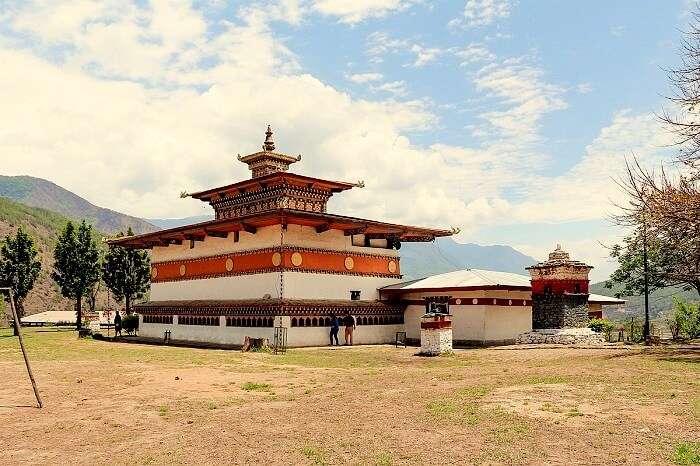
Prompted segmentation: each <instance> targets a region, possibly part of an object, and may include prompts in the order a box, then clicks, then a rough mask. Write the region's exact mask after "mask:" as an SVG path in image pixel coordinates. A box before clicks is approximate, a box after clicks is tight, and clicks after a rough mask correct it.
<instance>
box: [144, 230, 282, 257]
mask: <svg viewBox="0 0 700 466" xmlns="http://www.w3.org/2000/svg"><path fill="white" fill-rule="evenodd" d="M280 229H281V227H280V225H272V226H269V227H263V228H258V230H257V231H256V232H255V234H253V233H247V232H245V231H241V232H239V236H238V241H234V240H233V238H234V234H233V233H229V235H228V237H226V238H216V237H214V236H207V237H205V238H204V241H195V242H194V248H190V242H189V241H187V240H184V241H183V242H182V244H171V245H170V246H155V247H154V248H153V249H152V250H151V262H164V261H171V260H181V259H196V258H198V257H208V256H216V255H219V254H228V253H231V252H238V251H248V250H251V249H263V248H271V247H274V246H279V245H280V244H281V242H280V241H281V240H280Z"/></svg>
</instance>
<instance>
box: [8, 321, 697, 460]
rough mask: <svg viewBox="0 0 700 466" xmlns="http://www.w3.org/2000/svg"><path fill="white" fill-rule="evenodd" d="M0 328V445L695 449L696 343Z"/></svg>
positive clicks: (38, 455)
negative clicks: (92, 333)
mask: <svg viewBox="0 0 700 466" xmlns="http://www.w3.org/2000/svg"><path fill="white" fill-rule="evenodd" d="M26 342H27V345H28V347H29V350H30V354H31V358H32V362H33V365H34V369H35V372H36V374H37V379H38V383H39V387H40V389H41V391H42V395H43V397H44V401H45V404H46V407H45V409H43V410H38V409H36V408H32V407H30V406H31V404H32V402H33V399H32V393H31V387H30V385H29V382H28V380H27V377H26V373H25V372H24V367H23V364H22V359H21V355H20V353H19V351H18V348H17V341H16V339H15V338H13V337H11V336H10V333H9V332H0V371H1V373H2V375H3V383H0V437H1V438H3V440H4V442H3V443H4V445H5V448H4V451H3V455H4V456H3V462H7V463H9V464H17V463H24V464H30V463H31V464H36V463H67V462H71V463H72V462H75V463H99V464H102V463H116V464H134V463H136V464H184V463H204V464H221V463H226V464H228V463H238V464H243V463H260V462H265V463H270V464H369V465H373V464H381V465H389V464H449V463H453V464H454V463H459V464H503V463H506V464H542V463H545V462H550V463H557V464H574V463H586V464H611V463H627V464H643V463H646V464H659V463H661V464H663V463H673V462H676V463H679V464H680V463H684V462H685V463H687V462H691V463H692V461H694V460H695V459H696V458H697V457H698V450H697V448H698V442H699V441H700V415H699V414H698V412H699V410H700V408H699V406H700V401H699V400H700V352H698V351H695V350H689V349H680V348H675V349H674V348H664V349H644V348H634V349H624V348H623V349H596V350H590V349H588V350H586V349H562V348H537V349H517V348H514V347H510V348H507V349H496V348H494V349H475V350H464V351H461V350H458V351H455V353H454V354H453V355H450V356H447V357H440V358H419V357H414V356H413V353H414V352H415V349H412V348H407V349H396V348H393V347H390V346H372V347H354V348H333V349H329V348H319V349H297V350H290V351H289V352H288V353H287V354H285V355H280V356H275V355H271V354H265V353H255V354H251V353H246V354H243V353H239V352H235V351H222V350H203V349H187V348H172V347H158V346H145V345H127V344H114V343H108V342H100V341H94V340H90V339H86V340H78V339H77V338H76V335H75V333H74V332H67V331H50V330H48V331H47V330H28V331H27V332H26Z"/></svg>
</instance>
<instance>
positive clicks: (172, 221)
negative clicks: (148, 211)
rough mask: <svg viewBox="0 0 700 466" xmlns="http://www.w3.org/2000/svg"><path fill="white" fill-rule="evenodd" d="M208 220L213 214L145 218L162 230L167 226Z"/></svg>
mask: <svg viewBox="0 0 700 466" xmlns="http://www.w3.org/2000/svg"><path fill="white" fill-rule="evenodd" d="M208 220H214V216H213V215H197V216H194V217H185V218H147V219H145V221H146V222H148V223H150V224H152V225H155V226H157V227H158V228H161V229H163V230H167V229H168V228H177V227H182V226H185V225H192V224H193V223H201V222H206V221H208Z"/></svg>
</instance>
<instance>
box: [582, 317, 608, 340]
mask: <svg viewBox="0 0 700 466" xmlns="http://www.w3.org/2000/svg"><path fill="white" fill-rule="evenodd" d="M588 328H590V329H591V330H593V331H594V332H596V333H600V332H603V333H605V338H606V340H607V341H610V338H611V336H612V333H613V331H615V324H614V323H612V322H610V321H609V320H608V319H591V321H590V322H589V323H588Z"/></svg>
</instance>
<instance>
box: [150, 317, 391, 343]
mask: <svg viewBox="0 0 700 466" xmlns="http://www.w3.org/2000/svg"><path fill="white" fill-rule="evenodd" d="M344 328H345V327H342V326H341V327H340V331H339V332H338V340H339V341H340V344H341V345H342V344H345V331H344ZM166 330H170V338H171V339H172V340H179V341H194V342H204V343H215V344H220V345H236V346H239V345H242V344H243V342H244V341H245V337H246V336H248V337H252V338H267V339H268V340H269V341H270V344H271V345H272V344H273V338H274V329H273V328H272V327H226V326H225V325H220V326H207V325H179V324H144V323H143V322H141V324H140V325H139V335H140V336H142V337H146V338H158V339H161V338H163V335H164V333H165V331H166ZM401 331H403V325H400V324H399V325H358V326H357V328H356V329H355V332H354V333H353V344H355V345H375V344H383V343H394V341H395V338H396V332H401ZM329 342H330V328H329V327H292V328H289V329H287V346H289V347H302V346H326V345H328V344H329Z"/></svg>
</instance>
